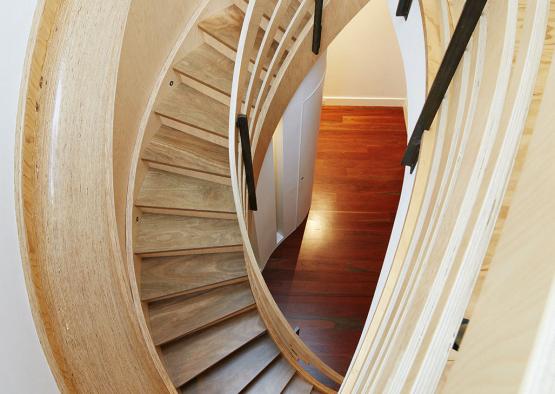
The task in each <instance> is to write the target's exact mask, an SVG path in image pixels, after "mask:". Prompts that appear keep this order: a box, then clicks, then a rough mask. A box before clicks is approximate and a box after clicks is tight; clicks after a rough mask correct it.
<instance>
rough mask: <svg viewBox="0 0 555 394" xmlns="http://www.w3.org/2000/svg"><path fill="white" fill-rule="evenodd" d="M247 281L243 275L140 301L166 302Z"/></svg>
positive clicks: (246, 277)
mask: <svg viewBox="0 0 555 394" xmlns="http://www.w3.org/2000/svg"><path fill="white" fill-rule="evenodd" d="M248 281H249V277H248V276H247V275H245V276H240V277H237V278H233V279H228V280H224V281H221V282H214V283H212V284H209V285H205V286H199V287H195V288H192V289H188V290H183V291H176V292H173V293H168V294H165V295H163V296H158V297H150V298H149V297H144V298H143V297H141V301H143V302H155V301H163V300H167V299H170V298H174V297H180V296H185V295H192V294H195V293H202V292H205V291H208V290H214V289H217V288H219V287H225V286H231V285H236V284H239V283H244V282H248Z"/></svg>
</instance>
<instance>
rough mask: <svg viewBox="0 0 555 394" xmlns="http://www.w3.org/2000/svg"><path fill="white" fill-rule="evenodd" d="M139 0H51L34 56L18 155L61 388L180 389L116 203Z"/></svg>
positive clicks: (22, 207)
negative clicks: (133, 278)
mask: <svg viewBox="0 0 555 394" xmlns="http://www.w3.org/2000/svg"><path fill="white" fill-rule="evenodd" d="M129 6H130V1H125V0H123V1H109V2H108V1H107V2H104V1H102V2H95V1H89V2H83V1H70V0H68V1H57V0H47V1H44V2H41V3H40V5H39V7H38V9H37V14H36V22H35V31H34V33H33V34H32V39H31V45H30V48H29V54H28V61H27V65H26V67H27V68H26V82H25V84H24V86H23V93H22V94H23V97H24V101H23V102H22V108H21V110H20V116H21V117H22V118H21V119H19V126H18V127H19V142H18V157H16V162H17V179H16V184H17V188H18V203H19V207H18V210H19V212H18V222H19V228H20V240H21V246H22V247H21V250H22V256H23V261H24V263H23V264H24V269H25V274H26V281H27V288H28V291H29V297H30V301H31V305H32V310H33V315H34V320H35V324H36V326H37V331H38V333H39V337H40V340H41V343H42V346H43V348H44V350H45V353H46V356H47V359H48V361H49V364H50V367H51V369H52V371H53V373H54V376H55V378H56V381H57V383H58V386H59V388H60V390H61V391H62V392H93V391H94V392H122V393H124V392H152V393H154V392H156V393H163V392H175V390H174V388H173V386H172V384H171V382H170V380H169V378H168V376H167V373H166V372H165V369H164V367H163V366H162V364H161V362H160V360H159V358H158V356H157V354H156V351H155V349H154V346H152V344H151V343H148V342H147V341H145V338H144V336H143V335H142V328H141V327H140V322H139V319H138V318H137V315H136V313H135V310H134V306H133V304H134V303H133V299H132V296H131V292H130V291H129V281H128V276H127V272H126V268H125V264H124V262H123V259H122V253H121V250H122V249H121V248H120V243H119V238H118V231H117V224H116V217H115V209H114V207H115V204H114V190H113V176H112V171H113V152H112V150H113V125H114V104H115V95H116V82H117V71H118V67H119V61H120V51H121V47H122V42H123V35H124V28H125V25H126V21H127V17H128V12H129ZM99 54H103V55H102V56H99ZM30 372H31V371H30Z"/></svg>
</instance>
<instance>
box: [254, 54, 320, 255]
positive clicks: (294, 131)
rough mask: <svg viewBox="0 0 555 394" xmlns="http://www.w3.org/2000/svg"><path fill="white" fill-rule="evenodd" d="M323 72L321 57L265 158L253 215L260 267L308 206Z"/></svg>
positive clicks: (291, 106)
mask: <svg viewBox="0 0 555 394" xmlns="http://www.w3.org/2000/svg"><path fill="white" fill-rule="evenodd" d="M325 72H326V56H325V55H324V56H322V57H321V58H320V59H319V60H318V62H317V63H316V64H315V65H314V67H313V68H312V70H311V71H310V72H309V73H308V75H307V76H306V78H305V79H304V80H303V82H302V83H301V85H300V86H299V88H298V89H297V91H296V92H295V95H294V96H293V98H292V99H291V101H290V102H289V105H288V106H287V109H286V110H285V113H284V115H283V118H282V120H281V122H280V124H279V125H278V127H277V129H276V132H275V134H274V138H273V140H272V144H271V146H270V147H269V148H268V152H267V153H266V156H265V158H264V163H263V165H262V169H261V172H260V177H259V181H258V185H257V189H256V194H257V199H258V212H256V213H255V214H254V220H255V226H256V238H257V250H258V258H259V261H260V263H261V264H263V265H265V264H266V262H267V260H268V258H269V257H270V256H271V254H272V253H273V251H274V250H275V248H276V247H277V246H278V245H279V243H280V242H281V241H282V240H283V239H285V238H287V237H288V236H289V235H290V234H291V233H292V232H293V231H295V229H296V228H297V227H298V226H299V224H301V222H302V221H303V220H304V219H305V218H306V216H307V215H308V211H309V209H310V204H311V202H312V184H313V177H314V164H315V160H316V144H317V140H318V132H319V131H320V112H321V108H322V92H323V85H324V76H325Z"/></svg>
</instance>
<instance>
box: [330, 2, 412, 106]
mask: <svg viewBox="0 0 555 394" xmlns="http://www.w3.org/2000/svg"><path fill="white" fill-rule="evenodd" d="M324 28H325V26H324ZM326 74H327V75H326V82H325V86H324V104H326V105H368V106H376V105H378V106H379V105H386V106H403V104H404V99H405V97H406V88H405V79H404V72H403V61H402V58H401V53H400V50H399V45H398V43H397V37H396V35H395V30H394V28H393V24H392V23H391V18H390V15H389V11H388V0H370V2H369V3H368V5H366V6H365V7H364V8H363V9H362V10H361V11H360V12H359V14H358V15H357V16H356V17H355V18H354V19H353V20H352V21H351V22H350V23H349V24H348V25H347V27H346V28H345V29H344V30H343V31H342V32H341V33H340V34H339V35H338V36H337V38H336V39H335V40H334V41H333V43H332V44H331V45H330V46H329V47H328V70H327V72H326Z"/></svg>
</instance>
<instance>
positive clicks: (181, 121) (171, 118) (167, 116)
mask: <svg viewBox="0 0 555 394" xmlns="http://www.w3.org/2000/svg"><path fill="white" fill-rule="evenodd" d="M154 113H155V114H156V115H158V116H159V117H161V118H165V119H169V120H171V121H174V122H177V123H181V124H183V125H185V126H189V127H192V128H194V129H197V130H201V131H204V132H206V133H208V134H212V135H215V136H217V137H220V138H225V139H226V140H227V139H228V138H227V135H226V134H220V133H218V132H215V131H212V130H208V129H206V128H204V127H202V126H199V125H195V124H192V123H189V122H185V121H183V120H181V119H177V118H174V117H173V116H170V115H166V114H164V113H163V112H160V111H159V110H156V111H154ZM162 123H163V124H165V123H164V122H162ZM166 126H167V125H166ZM169 127H171V126H169ZM222 133H224V132H222Z"/></svg>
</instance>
